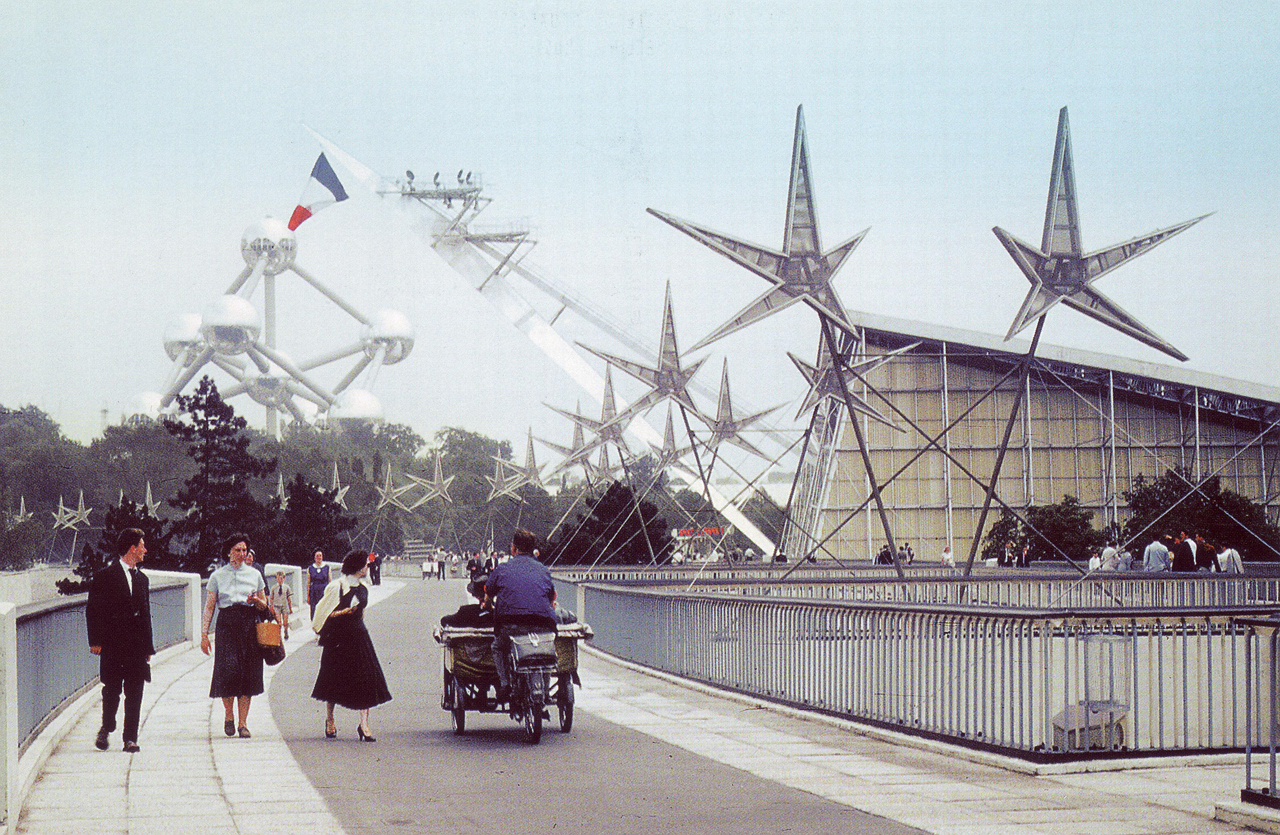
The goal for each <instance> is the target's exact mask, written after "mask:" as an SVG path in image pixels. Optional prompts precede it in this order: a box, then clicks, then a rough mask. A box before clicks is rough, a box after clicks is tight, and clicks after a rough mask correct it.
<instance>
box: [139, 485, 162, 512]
mask: <svg viewBox="0 0 1280 835" xmlns="http://www.w3.org/2000/svg"><path fill="white" fill-rule="evenodd" d="M142 501H143V506H144V507H146V509H147V515H148V516H150V517H152V518H153V519H159V518H160V516H159V514H158V511H159V510H160V502H158V501H156V500H155V499H153V498H151V482H150V481H148V482H147V495H146V498H144V499H143V500H142Z"/></svg>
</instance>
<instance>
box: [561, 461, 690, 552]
mask: <svg viewBox="0 0 1280 835" xmlns="http://www.w3.org/2000/svg"><path fill="white" fill-rule="evenodd" d="M670 550H671V534H670V532H669V531H668V530H667V522H666V519H664V518H662V517H661V516H659V515H658V511H657V508H656V507H654V505H653V504H651V503H650V502H645V501H642V502H639V503H638V504H637V502H636V497H635V494H634V493H633V492H632V491H631V488H629V487H627V486H626V485H624V484H621V483H619V482H616V481H615V482H614V483H612V484H610V485H609V486H608V488H606V489H605V490H604V492H603V494H602V495H600V496H598V498H597V499H596V500H595V501H594V502H593V503H592V504H591V505H590V510H589V511H588V512H580V513H578V514H577V515H576V521H575V522H573V523H565V524H563V525H561V526H560V527H559V529H557V531H556V533H555V535H554V537H553V538H552V540H551V542H549V543H548V545H547V555H546V556H547V557H548V559H549V561H552V562H557V563H560V564H570V565H572V564H583V563H587V564H623V565H627V564H630V565H639V564H647V563H649V562H650V561H651V560H656V561H657V562H662V561H663V560H664V559H665V558H666V556H667V554H668V553H669V551H670Z"/></svg>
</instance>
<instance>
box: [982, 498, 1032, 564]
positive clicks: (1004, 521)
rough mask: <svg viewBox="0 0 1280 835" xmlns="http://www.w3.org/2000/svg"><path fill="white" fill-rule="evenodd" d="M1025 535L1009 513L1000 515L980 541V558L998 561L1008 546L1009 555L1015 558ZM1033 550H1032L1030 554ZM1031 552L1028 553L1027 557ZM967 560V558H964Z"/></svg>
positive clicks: (1014, 517) (1015, 517)
mask: <svg viewBox="0 0 1280 835" xmlns="http://www.w3.org/2000/svg"><path fill="white" fill-rule="evenodd" d="M1024 536H1025V533H1024V531H1023V530H1022V524H1021V523H1020V522H1019V521H1018V517H1017V516H1014V515H1013V514H1012V513H1010V512H1009V511H1007V510H1006V511H1004V512H1002V513H1001V514H1000V518H999V519H997V520H996V521H995V522H994V523H992V525H991V528H990V530H988V531H987V535H986V536H985V537H983V539H982V556H981V558H982V559H983V560H999V559H1001V558H1003V557H1004V554H1005V546H1008V548H1009V553H1011V554H1014V555H1015V556H1016V555H1017V554H1018V552H1019V551H1021V550H1022V545H1023V544H1024V541H1023V540H1024ZM1034 551H1035V549H1034V548H1032V551H1031V552H1034ZM1031 552H1028V556H1029V555H1030V553H1031ZM964 559H966V560H967V559H968V557H967V556H966V557H964Z"/></svg>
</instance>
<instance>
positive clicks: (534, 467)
mask: <svg viewBox="0 0 1280 835" xmlns="http://www.w3.org/2000/svg"><path fill="white" fill-rule="evenodd" d="M493 460H494V461H496V462H498V471H497V472H495V473H494V476H495V477H496V478H497V479H498V481H495V480H494V479H490V480H489V484H490V485H491V486H492V487H493V490H492V491H491V492H490V494H489V501H493V500H494V499H496V498H497V497H498V496H501V495H503V494H504V493H505V494H507V495H511V496H515V495H516V493H515V491H516V490H519V489H520V488H521V487H524V486H525V485H526V484H532V485H534V486H535V487H541V486H542V472H541V470H542V468H541V467H539V466H538V461H537V459H535V458H534V457H533V430H532V429H531V430H529V444H528V446H526V447H525V452H524V466H520V465H518V464H513V463H511V462H510V461H507V460H506V459H504V458H499V457H498V456H496V455H495V456H494V458H493ZM517 498H519V497H518V496H517Z"/></svg>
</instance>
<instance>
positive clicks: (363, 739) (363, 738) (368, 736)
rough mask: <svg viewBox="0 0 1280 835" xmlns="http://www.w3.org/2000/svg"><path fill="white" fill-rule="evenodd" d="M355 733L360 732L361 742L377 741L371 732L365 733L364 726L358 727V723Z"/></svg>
mask: <svg viewBox="0 0 1280 835" xmlns="http://www.w3.org/2000/svg"><path fill="white" fill-rule="evenodd" d="M356 733H358V734H360V741H361V742H377V741H378V740H377V738H376V737H375V736H374V735H373V734H367V733H365V732H364V728H362V727H360V726H359V725H356Z"/></svg>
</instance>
